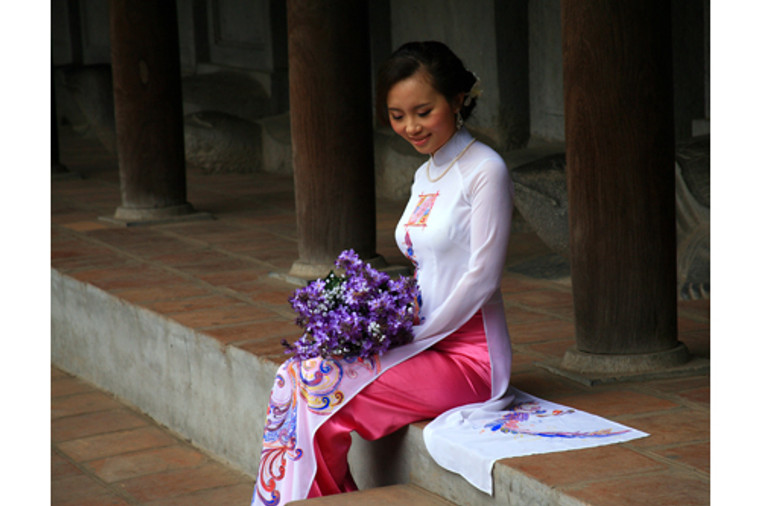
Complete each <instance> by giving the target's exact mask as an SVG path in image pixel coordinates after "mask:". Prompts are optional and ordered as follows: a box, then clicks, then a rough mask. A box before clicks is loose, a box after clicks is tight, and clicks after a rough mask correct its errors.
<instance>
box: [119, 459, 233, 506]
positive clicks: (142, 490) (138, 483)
mask: <svg viewBox="0 0 760 506" xmlns="http://www.w3.org/2000/svg"><path fill="white" fill-rule="evenodd" d="M240 481H242V480H241V476H240V475H239V473H234V472H232V471H230V470H228V469H225V468H224V467H222V466H220V465H219V464H215V463H209V464H205V465H203V466H201V467H197V468H192V469H181V470H172V471H166V472H163V473H155V474H149V475H145V476H141V477H137V478H132V479H129V480H125V481H123V482H121V486H122V487H123V488H124V490H125V491H126V492H128V493H129V494H130V495H132V496H134V497H135V498H136V499H137V500H138V501H141V502H148V501H155V500H158V499H167V498H170V497H175V496H179V495H185V494H190V493H193V492H197V491H200V490H205V489H212V488H216V487H224V486H229V485H233V484H238V483H240Z"/></svg>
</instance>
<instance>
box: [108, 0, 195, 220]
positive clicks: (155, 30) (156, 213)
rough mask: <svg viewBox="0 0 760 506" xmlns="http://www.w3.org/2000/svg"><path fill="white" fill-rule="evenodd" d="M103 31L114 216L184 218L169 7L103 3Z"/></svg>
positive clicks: (175, 40)
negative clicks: (110, 94)
mask: <svg viewBox="0 0 760 506" xmlns="http://www.w3.org/2000/svg"><path fill="white" fill-rule="evenodd" d="M110 27H111V60H112V68H113V89H114V112H115V117H116V135H117V151H118V157H119V176H120V180H121V206H120V207H119V208H117V209H116V214H115V216H114V219H116V220H123V221H135V222H150V221H155V220H162V219H165V218H171V217H176V216H182V215H187V214H190V213H192V212H193V208H192V206H191V205H190V204H189V203H188V202H187V201H186V195H187V192H186V178H185V150H184V137H183V123H182V122H183V118H182V92H181V81H180V63H179V35H178V27H177V6H176V3H175V2H174V1H173V0H161V1H155V0H111V2H110Z"/></svg>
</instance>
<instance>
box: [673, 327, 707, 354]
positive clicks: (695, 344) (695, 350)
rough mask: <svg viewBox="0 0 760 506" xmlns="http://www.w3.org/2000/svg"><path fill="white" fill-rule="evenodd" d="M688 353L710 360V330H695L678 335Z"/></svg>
mask: <svg viewBox="0 0 760 506" xmlns="http://www.w3.org/2000/svg"><path fill="white" fill-rule="evenodd" d="M678 340H679V341H681V342H682V343H683V344H684V345H686V348H688V350H689V353H691V354H692V355H694V356H696V357H703V358H710V330H709V329H707V330H696V331H691V332H682V333H680V334H678Z"/></svg>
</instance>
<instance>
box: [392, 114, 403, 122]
mask: <svg viewBox="0 0 760 506" xmlns="http://www.w3.org/2000/svg"><path fill="white" fill-rule="evenodd" d="M402 117H403V116H394V115H393V114H391V119H392V120H393V121H399V120H401V118H402Z"/></svg>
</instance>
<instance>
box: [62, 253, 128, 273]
mask: <svg viewBox="0 0 760 506" xmlns="http://www.w3.org/2000/svg"><path fill="white" fill-rule="evenodd" d="M126 264H127V260H126V259H124V258H122V257H120V256H117V255H116V254H113V255H92V256H81V257H74V258H65V259H56V260H53V261H52V262H51V265H52V266H53V267H54V268H56V269H58V270H62V271H66V272H68V271H78V270H86V269H118V268H120V267H123V266H124V265H126Z"/></svg>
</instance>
